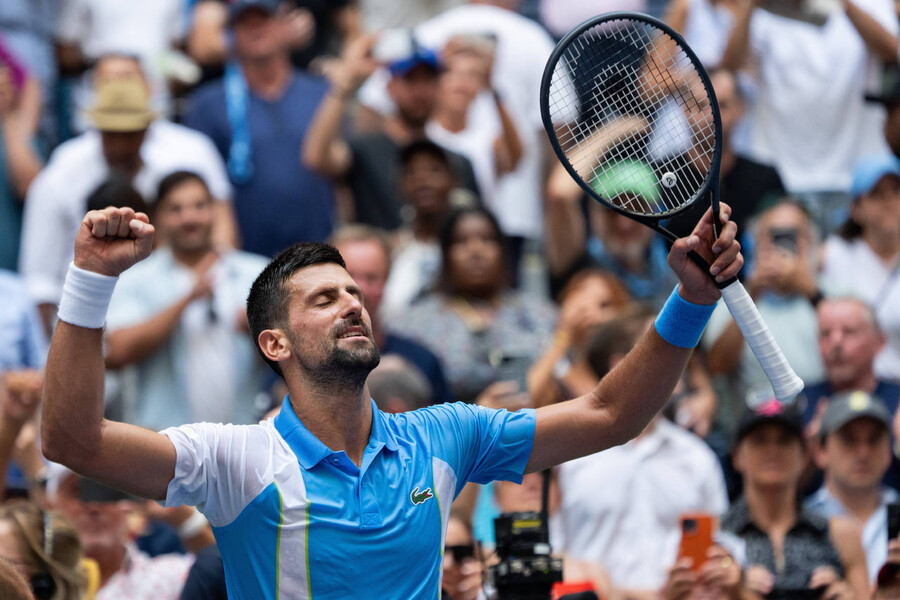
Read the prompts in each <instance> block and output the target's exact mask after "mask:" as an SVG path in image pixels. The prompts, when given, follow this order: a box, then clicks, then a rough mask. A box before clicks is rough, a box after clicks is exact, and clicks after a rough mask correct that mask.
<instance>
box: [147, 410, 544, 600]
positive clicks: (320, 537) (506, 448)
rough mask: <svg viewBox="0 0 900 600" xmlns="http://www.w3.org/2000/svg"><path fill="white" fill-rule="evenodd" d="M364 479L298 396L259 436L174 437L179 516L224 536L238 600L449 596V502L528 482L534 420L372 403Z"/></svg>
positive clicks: (207, 430) (198, 430) (194, 433)
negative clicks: (485, 486) (298, 403)
mask: <svg viewBox="0 0 900 600" xmlns="http://www.w3.org/2000/svg"><path fill="white" fill-rule="evenodd" d="M372 410H373V413H374V416H373V422H372V432H371V435H370V437H369V444H368V445H367V446H366V449H365V453H364V454H363V460H362V465H361V467H357V466H356V465H355V464H353V462H352V461H351V460H350V459H349V458H348V457H347V455H346V454H345V453H344V452H343V451H340V452H332V451H331V450H329V449H328V448H327V447H326V446H325V445H324V444H323V443H322V442H320V441H319V440H318V439H317V438H316V437H315V436H314V435H313V434H311V433H310V432H309V430H307V429H306V427H304V426H303V423H301V422H300V419H299V418H297V415H296V413H294V411H293V409H292V408H291V406H290V402H289V401H288V399H287V398H286V399H285V401H284V403H283V405H282V408H281V412H280V413H279V414H278V416H276V417H275V418H274V419H271V420H268V421H263V422H262V423H259V424H258V425H245V426H239V425H220V424H210V423H201V424H196V425H185V426H182V427H176V428H171V429H166V430H165V431H163V433H164V434H165V435H167V436H168V437H169V439H171V440H172V443H173V444H174V445H175V449H176V451H177V456H178V459H177V464H176V468H175V477H174V478H173V479H172V481H171V483H169V488H168V491H167V495H166V502H165V503H166V506H177V505H181V504H191V505H196V506H197V507H198V508H199V509H200V511H201V512H202V513H203V514H204V515H206V517H207V518H208V519H209V522H210V524H211V525H212V526H213V531H214V532H215V536H216V540H217V542H218V545H219V548H220V550H221V552H222V559H223V561H224V563H225V577H226V581H227V584H228V595H229V597H230V598H242V599H253V600H257V599H273V600H274V599H276V598H290V599H292V600H293V599H295V598H313V599H319V598H334V599H337V598H373V599H374V598H377V599H379V600H383V599H385V598H391V599H401V598H417V599H418V598H435V599H436V598H440V587H441V565H442V553H443V548H444V536H445V533H446V530H447V519H448V517H449V514H450V504H451V502H452V501H453V499H454V498H456V496H457V494H459V492H460V490H462V488H463V486H464V485H465V483H466V482H468V481H474V482H476V483H487V482H489V481H492V480H495V479H504V480H510V481H516V482H520V481H521V480H522V475H523V473H524V470H525V465H526V463H527V462H528V458H529V456H530V455H531V448H532V444H533V442H534V428H535V413H534V411H533V410H520V411H517V412H515V413H510V412H507V411H505V410H503V411H496V410H490V409H485V408H480V407H476V406H473V405H471V404H463V403H454V404H440V405H435V406H431V407H428V408H425V409H422V410H417V411H415V412H409V413H401V414H386V413H382V412H381V411H379V410H378V408H377V407H376V406H375V403H374V402H373V403H372Z"/></svg>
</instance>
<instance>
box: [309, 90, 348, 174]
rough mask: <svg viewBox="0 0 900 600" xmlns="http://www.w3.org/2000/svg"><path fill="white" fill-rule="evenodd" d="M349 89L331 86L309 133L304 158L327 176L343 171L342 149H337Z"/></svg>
mask: <svg viewBox="0 0 900 600" xmlns="http://www.w3.org/2000/svg"><path fill="white" fill-rule="evenodd" d="M347 93H349V92H347V91H346V90H342V89H339V88H337V87H332V89H331V90H330V91H329V92H328V93H327V94H326V95H325V98H324V99H323V100H322V103H321V104H320V105H319V109H318V111H317V112H316V116H315V118H314V119H313V121H312V124H311V125H310V127H309V131H308V132H307V134H306V140H305V141H304V142H303V148H302V149H301V155H300V156H301V160H302V161H303V164H304V165H305V166H306V168H308V169H310V170H312V171H315V172H316V173H319V174H320V175H323V176H327V177H336V176H340V175H343V172H342V170H343V168H344V166H345V165H342V164H341V163H342V162H345V161H344V160H343V157H340V156H337V155H338V154H342V153H343V152H342V151H340V150H338V149H336V148H335V146H337V145H338V144H337V141H338V136H339V134H340V124H341V117H342V115H343V111H344V98H345V95H346V94H347Z"/></svg>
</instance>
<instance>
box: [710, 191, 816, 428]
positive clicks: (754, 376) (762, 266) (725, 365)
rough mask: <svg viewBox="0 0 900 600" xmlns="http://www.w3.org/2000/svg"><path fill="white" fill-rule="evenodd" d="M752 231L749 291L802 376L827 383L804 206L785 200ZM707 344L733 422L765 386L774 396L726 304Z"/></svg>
mask: <svg viewBox="0 0 900 600" xmlns="http://www.w3.org/2000/svg"><path fill="white" fill-rule="evenodd" d="M751 232H752V233H753V236H754V239H755V254H754V261H753V264H752V266H751V268H750V269H748V273H749V274H748V276H747V279H746V286H747V291H748V292H749V293H750V295H751V296H753V298H754V300H755V301H756V305H757V306H758V307H759V312H760V314H761V315H762V317H763V320H764V321H765V322H766V324H767V325H768V326H769V329H770V330H771V331H772V335H773V336H774V337H775V341H776V342H778V345H779V346H780V347H781V349H782V351H783V352H784V355H785V357H786V358H787V359H788V362H789V363H790V364H791V366H792V367H793V368H794V370H795V371H796V372H797V375H799V376H800V378H801V379H803V381H804V382H805V383H807V384H809V383H813V382H818V381H821V380H822V378H823V377H824V369H823V367H822V358H821V357H820V356H819V354H818V353H817V352H810V348H815V347H816V343H817V341H818V326H817V323H816V310H815V307H814V305H813V304H814V301H816V300H817V298H818V296H817V295H818V288H817V286H816V276H815V259H816V255H817V248H818V246H817V233H816V229H815V227H814V225H813V224H812V222H811V220H810V218H809V216H808V214H807V213H806V211H805V210H804V209H803V208H802V207H801V206H800V205H799V204H797V203H795V202H793V201H791V200H789V199H782V200H779V201H778V202H776V203H775V204H774V205H772V206H770V207H769V208H768V209H765V210H762V211H761V212H760V214H759V216H758V218H757V220H755V221H754V222H753V223H752V225H751ZM703 346H704V349H705V350H706V351H707V353H708V357H709V370H710V372H711V373H712V374H713V375H720V376H722V377H723V378H724V380H725V381H726V382H727V384H728V390H729V392H730V394H731V397H730V398H728V397H726V398H725V399H724V401H723V404H725V405H726V406H729V407H730V410H731V411H732V412H733V416H732V417H731V418H730V420H731V421H732V422H733V421H734V420H735V419H736V418H737V417H738V416H740V414H741V412H742V410H743V406H744V403H745V402H746V401H747V399H748V397H750V396H751V395H753V394H754V393H756V392H758V391H759V390H764V391H765V395H766V396H768V395H769V392H770V390H771V387H770V384H769V381H768V379H767V378H766V376H765V374H764V373H763V371H762V368H761V367H760V366H759V363H758V362H757V361H756V358H754V356H753V354H752V353H751V352H750V348H749V346H748V345H747V344H746V342H745V341H744V337H743V334H742V333H741V330H740V329H739V328H738V326H737V324H736V323H735V321H734V319H732V318H731V315H730V314H729V312H728V310H726V307H725V306H724V305H720V306H719V307H718V308H717V309H716V312H715V313H713V317H712V319H711V320H710V324H709V327H707V330H706V333H705V334H704V337H703Z"/></svg>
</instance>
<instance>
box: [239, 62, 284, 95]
mask: <svg viewBox="0 0 900 600" xmlns="http://www.w3.org/2000/svg"><path fill="white" fill-rule="evenodd" d="M241 69H242V70H243V72H244V79H246V81H247V88H248V89H250V90H251V91H252V92H253V93H254V94H256V95H257V96H259V97H261V98H265V99H267V100H274V99H277V98H279V97H281V95H282V93H284V89H285V87H287V83H288V81H289V80H290V78H291V63H290V59H289V58H288V56H287V55H286V54H273V55H272V56H268V57H266V58H260V59H253V60H241Z"/></svg>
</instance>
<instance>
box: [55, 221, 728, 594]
mask: <svg viewBox="0 0 900 600" xmlns="http://www.w3.org/2000/svg"><path fill="white" fill-rule="evenodd" d="M730 212H731V209H730V208H729V207H727V206H726V205H724V204H723V205H722V218H723V220H725V221H726V224H725V225H724V226H723V227H722V231H721V234H720V235H719V237H718V239H713V229H712V215H711V213H710V212H707V214H706V215H705V216H704V218H703V219H702V220H701V221H700V223H699V224H698V225H697V227H696V228H695V229H694V231H693V233H692V234H691V235H690V236H689V237H687V238H681V239H679V240H678V241H677V242H676V243H675V244H674V246H673V247H672V251H671V253H670V254H669V264H670V265H671V267H672V269H673V270H674V271H675V273H676V274H677V275H678V278H679V280H680V284H679V285H678V286H677V287H676V289H675V291H673V293H672V296H671V297H670V298H669V300H668V302H667V303H666V305H665V307H664V308H663V310H662V311H661V313H660V314H659V317H658V318H657V320H656V322H655V327H653V328H651V330H650V331H648V332H647V334H646V335H644V336H643V338H642V339H641V341H640V342H639V344H638V345H637V346H636V347H635V348H634V350H633V351H632V352H631V353H630V354H629V355H628V356H627V357H626V358H625V359H623V360H622V361H621V362H620V363H619V365H618V366H617V367H616V368H615V369H614V370H613V371H612V372H611V373H610V374H609V375H607V376H606V377H605V378H604V379H603V380H602V381H601V382H600V384H599V385H598V386H597V388H596V389H595V390H594V391H593V392H591V393H590V394H587V395H585V396H582V397H580V398H576V399H574V400H571V401H568V402H563V403H560V404H555V405H552V406H546V407H543V408H540V409H538V410H520V411H518V412H515V413H509V412H506V411H495V410H489V409H485V408H481V407H477V406H472V405H468V404H442V405H437V406H431V407H428V408H426V409H422V410H418V411H415V412H410V413H403V414H397V415H389V414H385V413H382V412H380V411H379V410H378V409H377V408H376V407H375V405H374V403H373V402H372V400H371V399H370V398H369V396H368V394H367V393H366V385H365V383H366V377H367V375H368V373H369V372H370V371H371V370H372V369H373V368H374V367H375V365H376V364H377V363H378V360H379V355H378V350H377V347H376V345H375V342H374V341H373V339H372V332H371V321H370V319H369V315H368V313H367V312H366V310H365V307H364V304H363V298H362V294H361V293H360V290H359V287H358V286H357V285H356V283H355V282H354V281H353V279H352V278H351V277H350V276H349V275H348V274H347V271H346V270H345V269H344V266H343V261H342V259H341V257H340V255H339V254H338V253H337V252H336V251H335V250H334V249H333V248H331V247H330V246H326V245H322V244H299V245H297V246H294V247H291V248H289V249H287V250H286V251H284V252H283V253H281V254H280V255H279V256H277V257H276V258H275V259H274V260H273V261H272V262H271V263H270V265H269V266H268V267H267V268H266V269H265V270H264V271H263V272H262V273H261V274H260V276H259V278H258V279H257V281H256V282H255V283H254V285H253V288H252V290H251V292H250V297H249V298H248V307H247V313H248V318H249V321H250V326H251V329H252V331H253V335H254V336H255V337H256V339H257V340H258V345H259V350H260V353H261V355H262V356H263V358H264V359H265V360H266V361H267V362H268V363H269V364H270V365H271V366H272V367H273V368H274V369H275V370H276V371H277V372H278V373H279V374H280V375H281V376H282V377H283V378H284V380H285V383H286V384H287V388H288V390H289V394H288V396H287V397H286V398H285V400H284V404H283V405H282V408H281V411H280V413H279V414H278V415H277V416H276V417H274V418H273V419H271V420H268V421H264V422H262V423H259V424H257V425H249V426H235V425H221V424H209V423H201V424H195V425H185V426H182V427H176V428H171V429H166V430H164V431H162V432H160V433H157V432H153V431H147V430H144V429H141V428H138V427H136V426H133V425H128V424H125V423H117V422H113V421H109V420H107V419H104V418H103V349H102V338H103V329H102V328H103V323H104V319H105V314H106V307H107V304H108V302H109V298H110V295H111V294H112V291H113V288H114V286H115V284H116V278H117V276H118V275H119V274H120V273H122V272H123V271H125V270H126V269H128V268H129V267H130V266H131V265H133V264H135V263H136V262H138V261H140V260H141V259H143V258H144V257H146V256H147V255H148V254H149V253H150V250H151V246H152V242H153V234H154V229H153V226H152V225H151V224H150V223H149V219H148V218H147V216H146V215H144V214H142V213H139V214H135V213H134V212H133V211H132V210H131V209H125V208H112V207H110V208H107V209H104V210H102V211H92V212H89V213H88V214H87V215H86V216H85V218H84V220H83V222H82V224H81V228H80V230H79V232H78V236H77V239H76V242H75V259H74V261H73V263H72V265H70V267H69V272H68V274H67V278H66V283H65V288H64V292H63V298H62V300H61V302H60V307H59V324H58V325H57V329H56V333H55V335H54V336H53V342H52V345H51V348H50V356H49V359H48V361H47V366H46V376H45V377H46V379H45V386H44V390H45V395H44V406H43V421H42V428H43V442H44V452H45V454H46V456H47V457H48V458H49V459H50V460H53V461H58V462H61V463H63V464H65V465H67V466H69V467H70V468H72V469H73V470H75V471H77V472H79V473H82V474H84V475H86V476H88V477H92V478H95V479H98V480H100V481H102V482H104V483H106V484H108V485H111V486H114V487H117V488H121V489H123V490H125V491H127V492H130V493H132V494H135V495H138V496H142V497H145V498H152V499H157V500H161V501H164V503H165V504H166V505H167V506H174V505H179V504H192V505H196V506H197V507H198V508H199V509H200V511H201V512H202V513H203V514H204V515H205V516H206V518H207V519H208V520H209V522H210V524H211V525H212V526H213V529H214V531H215V535H216V539H217V541H218V544H219V547H220V549H221V552H222V557H223V560H224V563H225V572H226V580H227V585H228V592H229V597H232V598H247V599H250V598H252V599H270V598H271V599H275V598H378V599H382V600H383V599H385V598H392V599H393V598H437V597H440V588H441V582H440V579H441V553H442V551H443V547H444V544H443V536H444V533H445V531H446V528H447V519H448V517H449V513H450V504H451V502H452V501H453V499H454V497H455V496H456V495H457V494H458V493H459V491H460V490H461V489H462V487H463V485H465V483H466V482H468V481H474V482H477V483H485V482H488V481H491V480H494V479H505V480H511V481H520V480H521V478H522V476H523V474H524V473H528V472H531V471H537V470H540V469H544V468H547V467H550V466H552V465H556V464H558V463H561V462H563V461H567V460H570V459H574V458H577V457H580V456H584V455H587V454H591V453H593V452H599V451H600V450H603V449H604V448H609V447H610V446H613V445H616V444H621V443H624V442H626V441H628V440H629V439H631V438H632V437H634V436H635V435H637V434H638V433H639V432H640V431H641V430H642V429H643V428H644V426H645V425H646V424H647V423H648V422H649V421H650V419H651V418H652V417H653V416H654V415H655V414H656V412H657V411H658V410H659V409H660V408H661V407H662V406H663V404H664V403H665V402H666V400H667V399H668V397H669V394H670V392H671V391H672V388H673V387H674V385H675V383H676V382H677V381H678V379H679V377H680V376H681V372H682V370H683V369H684V366H685V364H686V363H687V360H688V357H689V355H690V353H691V349H692V348H693V347H694V346H695V345H696V344H697V341H698V340H699V338H700V334H701V332H702V330H703V328H704V326H705V324H706V321H707V319H708V317H709V315H710V313H711V312H712V310H713V305H714V303H715V302H716V300H717V299H718V298H719V291H718V289H717V288H716V286H715V285H714V284H713V282H712V280H711V279H710V277H709V276H707V275H706V274H704V273H703V272H702V271H701V269H700V268H699V267H697V265H695V264H694V263H693V262H692V261H691V260H689V259H688V256H687V255H688V251H689V250H691V249H694V250H696V251H697V252H699V253H700V254H701V255H703V256H704V258H706V259H707V261H709V262H710V263H711V264H712V268H711V273H712V274H713V275H716V276H718V278H719V279H720V280H724V279H727V278H730V277H732V276H733V275H735V274H736V273H737V272H738V271H739V270H740V268H741V265H742V263H743V258H742V256H741V254H740V246H739V244H738V243H737V242H736V241H735V234H736V231H737V228H736V226H734V224H733V223H730V222H727V220H728V216H729V215H730ZM247 400H248V401H249V400H250V399H247Z"/></svg>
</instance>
